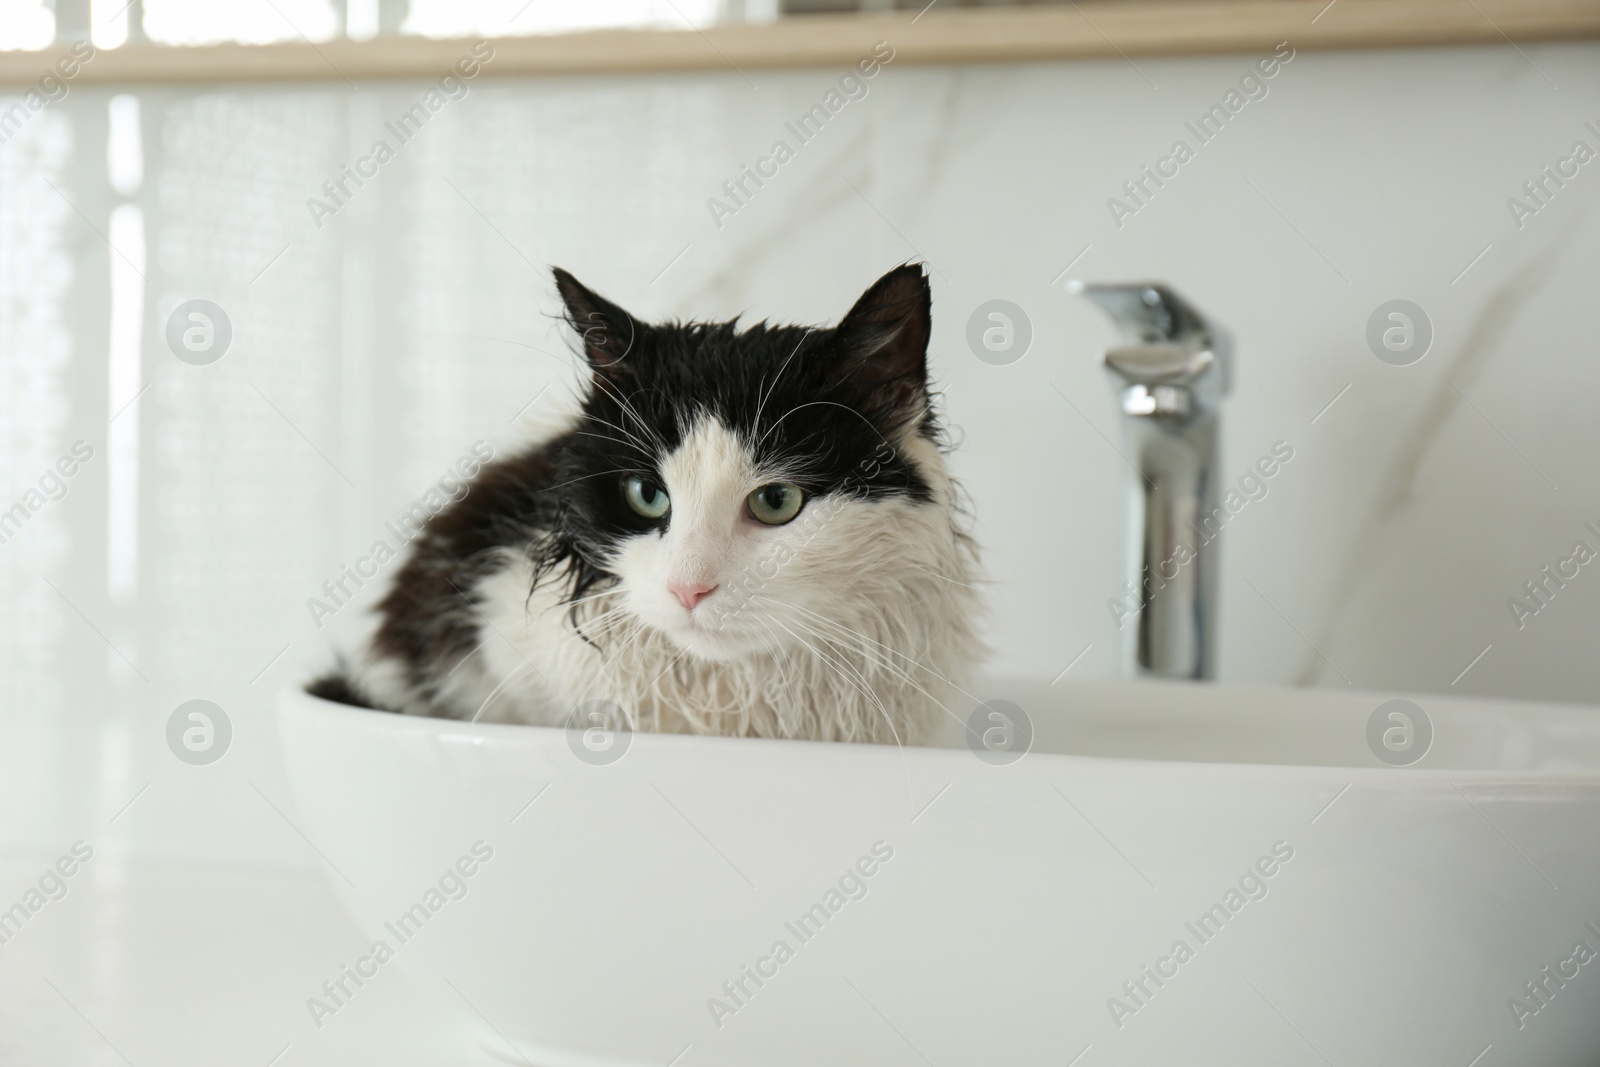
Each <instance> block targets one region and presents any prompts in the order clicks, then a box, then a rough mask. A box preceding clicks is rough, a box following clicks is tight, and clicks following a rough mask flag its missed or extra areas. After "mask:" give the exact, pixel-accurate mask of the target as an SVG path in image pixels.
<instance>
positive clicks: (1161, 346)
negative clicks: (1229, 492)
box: [1070, 282, 1233, 678]
mask: <svg viewBox="0 0 1600 1067" xmlns="http://www.w3.org/2000/svg"><path fill="white" fill-rule="evenodd" d="M1070 291H1072V292H1075V293H1078V294H1081V295H1083V296H1086V297H1088V298H1089V299H1090V300H1092V301H1094V302H1095V303H1096V304H1098V305H1099V306H1100V307H1101V308H1102V309H1103V310H1104V311H1105V312H1106V313H1107V314H1108V315H1110V316H1111V318H1112V320H1113V321H1114V322H1115V323H1116V324H1117V326H1118V327H1119V328H1120V329H1121V331H1122V333H1123V336H1124V337H1125V339H1126V341H1127V344H1125V345H1124V346H1122V347H1117V348H1111V349H1108V350H1107V351H1106V354H1105V365H1106V370H1107V371H1108V372H1109V373H1110V375H1111V379H1112V382H1113V384H1114V385H1115V387H1116V389H1117V391H1118V393H1119V395H1120V398H1121V401H1122V413H1123V415H1124V416H1126V418H1125V420H1124V424H1125V426H1124V429H1125V432H1124V439H1125V440H1126V442H1127V447H1128V454H1127V458H1128V460H1129V462H1130V463H1131V464H1132V465H1133V467H1134V469H1135V471H1136V472H1137V474H1138V477H1137V478H1135V479H1133V480H1132V481H1130V482H1129V487H1130V488H1129V493H1128V519H1129V522H1128V542H1129V545H1128V547H1129V552H1128V580H1127V581H1126V582H1125V583H1124V586H1123V590H1124V592H1125V593H1126V594H1128V596H1129V597H1130V598H1131V599H1130V601H1129V603H1130V604H1132V605H1136V607H1130V608H1129V609H1128V610H1127V617H1126V618H1124V617H1122V616H1121V615H1119V617H1118V620H1117V621H1118V626H1119V627H1120V628H1121V629H1122V631H1123V633H1124V635H1125V637H1124V659H1125V661H1126V660H1127V659H1129V658H1131V659H1132V661H1133V663H1134V666H1135V672H1136V674H1137V675H1138V676H1140V677H1148V676H1155V677H1161V678H1211V677H1214V676H1215V671H1216V640H1217V632H1216V589H1217V560H1218V545H1217V544H1216V538H1217V535H1218V534H1219V533H1220V532H1221V519H1220V515H1221V513H1220V512H1219V510H1218V509H1219V507H1220V499H1219V492H1218V488H1217V487H1218V482H1219V478H1218V470H1217V463H1218V440H1217V435H1218V419H1219V412H1220V410H1221V406H1222V398H1223V397H1224V396H1226V395H1227V393H1228V388H1229V386H1230V384H1231V379H1232V362H1233V340H1232V338H1231V337H1230V336H1229V335H1228V333H1227V332H1226V331H1225V330H1223V329H1221V328H1220V327H1218V326H1217V324H1216V323H1214V322H1210V321H1208V320H1207V319H1206V318H1205V317H1204V316H1203V315H1201V314H1200V313H1199V312H1198V311H1196V310H1195V309H1194V308H1193V307H1191V306H1190V305H1189V304H1187V303H1185V302H1184V301H1183V299H1182V298H1181V297H1179V296H1178V294H1177V293H1175V292H1173V291H1172V290H1171V289H1169V288H1167V287H1166V286H1164V285H1160V284H1157V283H1153V282H1151V283H1145V282H1132V283H1127V284H1111V285H1098V284H1084V283H1082V282H1074V283H1073V284H1072V286H1071V289H1070ZM1213 516H1219V518H1218V520H1217V523H1216V528H1215V529H1212V523H1211V520H1212V518H1213ZM1130 624H1131V625H1130Z"/></svg>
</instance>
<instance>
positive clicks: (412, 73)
mask: <svg viewBox="0 0 1600 1067" xmlns="http://www.w3.org/2000/svg"><path fill="white" fill-rule="evenodd" d="M1594 37H1600V0H1336V2H1335V3H1333V4H1332V5H1329V4H1327V3H1326V0H1082V2H1080V3H1078V4H1076V5H1075V6H1072V7H1021V8H1009V9H1006V8H990V9H984V10H973V9H961V10H956V11H950V12H945V13H939V12H938V11H937V9H935V11H934V12H930V13H928V14H926V15H924V16H922V17H920V18H918V17H913V16H912V15H911V14H909V13H904V14H900V13H896V14H886V15H855V16H842V17H823V16H816V17H795V18H790V19H785V20H782V21H780V22H777V23H774V24H771V25H765V26H751V25H729V26H718V27H714V28H711V29H708V30H705V31H704V32H698V31H693V30H683V31H676V30H668V31H653V30H599V31H592V32H585V33H573V34H562V35H555V36H542V37H505V38H497V39H494V40H493V41H492V42H491V44H492V47H493V49H494V58H493V60H492V61H491V62H489V63H487V64H485V65H484V66H483V68H482V72H483V74H484V75H488V76H507V75H520V76H536V75H574V74H602V73H604V74H617V73H644V72H664V71H697V70H708V71H716V70H723V71H728V72H729V73H735V72H743V71H746V70H756V69H772V68H780V67H840V68H843V67H847V66H851V65H853V64H855V63H856V62H857V61H858V60H860V59H862V58H864V57H867V56H869V55H870V54H871V53H872V51H873V48H874V46H876V45H877V44H878V42H887V44H888V46H889V47H891V48H892V49H893V50H894V53H893V54H894V60H893V62H894V64H895V65H897V66H903V65H911V64H931V63H938V64H958V63H1003V62H1019V61H1039V60H1065V59H1105V58H1118V57H1122V56H1148V55H1176V54H1186V53H1188V54H1203V53H1219V52H1256V51H1270V50H1271V49H1272V48H1273V47H1274V46H1275V45H1277V44H1278V42H1280V41H1288V42H1289V43H1290V44H1291V45H1292V46H1293V47H1294V48H1295V49H1296V50H1297V51H1309V50H1326V49H1349V48H1392V47H1423V46H1431V45H1466V44H1500V45H1504V44H1506V42H1507V41H1508V40H1509V41H1516V42H1522V43H1526V42H1534V41H1552V40H1576V39H1584V38H1594ZM473 44H474V42H472V41H465V40H454V41H452V40H432V39H427V38H418V37H399V38H386V39H383V40H381V41H376V42H360V43H358V42H351V41H329V42H325V43H321V44H316V45H311V44H307V43H303V42H297V43H289V44H274V45H231V44H222V45H210V46H204V47H193V48H179V47H153V46H148V45H146V46H137V45H135V46H127V47H123V48H118V49H109V50H101V51H100V52H98V53H97V54H96V55H95V56H94V57H93V59H92V60H91V61H89V62H87V63H83V64H82V65H81V66H80V67H79V69H78V72H77V74H76V75H75V77H73V79H72V83H73V84H74V85H78V84H85V83H106V84H126V83H164V82H165V83H186V82H218V83H226V82H248V81H285V80H312V81H335V82H337V81H348V82H350V83H351V84H356V85H359V84H360V83H361V82H362V81H363V80H370V79H385V78H436V77H439V76H440V75H442V74H443V73H445V71H446V70H448V68H449V67H450V66H451V65H452V64H454V63H455V62H456V61H457V60H458V59H460V58H462V57H464V56H467V55H468V54H469V53H470V52H471V49H472V46H473ZM67 52H68V49H67V47H65V46H56V47H54V48H51V49H47V50H45V51H42V52H5V53H0V86H18V87H20V86H26V85H28V84H32V83H37V82H38V80H39V79H40V77H42V76H44V75H45V74H46V73H48V72H49V70H50V66H51V64H52V63H53V62H54V61H55V60H56V59H57V58H58V57H59V56H62V55H65V54H67Z"/></svg>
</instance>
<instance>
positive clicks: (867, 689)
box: [768, 616, 904, 748]
mask: <svg viewBox="0 0 1600 1067" xmlns="http://www.w3.org/2000/svg"><path fill="white" fill-rule="evenodd" d="M768 617H769V618H771V619H772V621H773V622H775V623H777V624H778V625H779V626H780V627H782V628H783V629H784V630H786V631H787V632H788V633H789V635H790V636H791V637H793V638H794V639H795V640H796V641H799V642H800V643H801V644H802V645H805V646H806V647H807V648H809V649H811V652H812V654H813V655H814V656H816V657H817V659H818V660H819V661H820V662H821V663H823V664H824V665H825V666H827V667H828V669H830V670H832V671H833V672H834V673H835V674H837V675H838V676H839V677H840V678H842V679H843V680H844V681H845V682H846V683H847V684H848V685H850V686H851V687H853V688H855V689H856V690H857V691H859V692H860V693H861V695H862V696H864V697H866V698H867V700H868V701H869V702H871V704H872V705H873V706H874V707H876V708H877V709H878V711H879V712H880V713H881V714H882V715H883V721H884V723H885V724H887V725H888V727H889V733H890V735H891V736H892V737H893V738H894V743H895V745H896V746H897V747H901V748H903V747H904V745H903V744H902V742H901V740H900V732H899V731H898V730H896V729H895V726H894V716H893V715H891V714H889V709H888V708H887V707H885V706H884V703H883V700H882V699H881V698H880V697H879V696H878V694H877V693H876V692H874V691H873V689H872V686H871V685H869V684H868V683H867V681H866V679H865V678H862V677H861V676H860V673H859V672H858V671H855V668H854V665H853V664H851V663H850V662H849V661H848V660H846V659H844V658H843V657H842V656H841V657H840V661H841V662H843V663H844V665H845V666H846V667H849V668H850V669H851V670H852V672H854V673H856V678H854V679H853V678H851V677H850V676H849V675H847V674H845V672H844V671H843V670H841V669H840V667H839V665H838V664H837V663H835V661H834V659H833V657H830V656H829V655H827V653H825V652H822V651H821V650H820V649H818V648H816V647H815V646H813V645H812V644H811V642H809V641H807V640H806V639H805V638H804V637H802V636H800V635H799V634H797V633H795V632H794V631H793V630H790V629H789V627H787V626H784V624H783V621H782V620H781V619H778V618H777V617H775V616H768ZM797 625H800V624H799V623H797ZM811 634H812V636H813V637H816V638H817V639H818V641H819V642H820V643H822V644H827V643H828V641H827V638H826V637H824V636H823V635H822V634H819V633H816V632H815V631H814V630H813V631H811Z"/></svg>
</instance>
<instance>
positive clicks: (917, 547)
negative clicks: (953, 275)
mask: <svg viewBox="0 0 1600 1067" xmlns="http://www.w3.org/2000/svg"><path fill="white" fill-rule="evenodd" d="M554 273H555V279H556V286H557V289H558V290H559V292H560V295H561V298H562V300H563V302H564V303H565V307H566V314H567V319H568V321H569V322H570V323H571V325H572V327H573V329H574V330H575V331H576V332H577V334H578V336H579V339H580V345H581V348H582V352H583V356H584V358H585V359H586V361H587V363H588V368H589V380H588V383H587V386H586V389H585V391H584V394H583V396H582V400H581V407H580V410H579V411H578V412H577V413H576V414H575V415H574V416H573V417H572V419H571V421H570V423H569V424H568V426H567V428H565V429H564V430H563V431H561V432H559V433H558V434H556V435H555V436H553V437H550V438H548V439H547V440H545V441H543V442H542V443H539V444H537V445H535V446H533V447H530V448H528V449H526V450H525V451H522V452H520V453H518V454H515V455H511V456H508V457H505V458H501V459H497V460H494V461H492V462H490V463H489V464H487V465H486V466H485V467H484V468H483V469H482V471H481V472H480V473H479V474H478V475H477V477H476V478H475V479H474V480H473V482H472V483H471V485H470V487H469V489H468V491H467V493H466V494H465V495H464V496H463V497H462V498H461V499H459V500H457V501H455V502H454V503H452V504H451V505H450V506H449V507H448V508H446V509H445V510H443V511H441V512H440V513H439V514H437V515H435V516H434V517H433V518H432V519H431V520H429V522H428V524H427V525H426V526H425V527H424V529H423V530H422V532H421V534H420V535H419V536H418V537H417V538H416V539H415V540H414V541H413V543H412V546H411V549H410V552H411V554H410V556H409V558H408V559H407V561H406V562H405V564H404V565H403V567H402V568H401V569H400V570H399V571H398V573H397V574H396V575H395V578H394V583H393V585H392V587H391V588H390V589H389V590H388V592H387V594H386V595H385V596H384V598H383V600H382V601H381V602H380V604H379V605H378V607H377V613H378V626H377V629H376V631H375V636H374V637H373V639H372V641H371V643H370V645H369V647H368V648H366V649H365V650H364V651H363V652H362V653H361V654H360V655H358V656H357V657H355V658H353V659H352V660H351V661H350V662H348V663H347V664H346V665H345V666H344V667H342V668H341V669H340V670H339V671H337V672H335V673H333V674H331V675H328V676H326V677H324V678H322V679H321V680H319V681H318V682H316V683H314V684H313V686H312V687H311V691H312V692H313V693H316V694H318V695H321V696H325V697H329V698H331V699H335V700H342V701H344V702H347V703H356V704H363V705H368V706H372V707H378V708H385V709H388V710H391V711H398V712H405V713H409V714H419V715H434V716H443V717H449V718H461V719H478V718H482V719H492V720H497V721H512V722H523V723H529V724H535V725H566V724H571V723H573V721H574V714H575V712H576V710H577V709H578V708H580V706H581V707H583V708H585V709H588V710H586V711H585V713H584V714H585V715H587V714H588V711H589V710H592V709H593V708H595V707H609V708H615V709H616V714H617V715H618V716H620V717H621V718H623V719H625V720H627V722H628V723H629V724H630V725H631V726H632V727H633V728H635V729H646V730H660V731H670V732H688V733H701V734H723V735H740V736H759V737H782V738H805V739H814V740H840V741H873V742H896V741H898V742H901V743H916V742H921V741H926V740H928V739H930V738H931V737H932V736H933V735H934V734H935V732H936V731H938V730H940V729H943V728H945V727H946V726H947V725H948V724H951V723H954V722H959V721H960V720H961V719H963V718H964V717H965V712H966V711H967V710H968V708H969V707H970V706H971V701H970V700H969V699H967V698H966V697H965V696H964V695H963V687H964V686H965V685H966V684H967V681H968V678H969V675H970V672H971V670H972V668H973V667H974V665H975V663H976V662H977V660H978V658H979V656H980V654H981V652H982V644H981V641H980V640H979V638H978V636H977V625H976V624H977V615H978V613H979V600H978V596H977V593H976V592H975V584H976V582H977V581H978V574H979V568H978V560H977V553H976V550H975V548H974V544H973V541H972V539H971V537H970V536H969V534H968V533H967V530H966V523H965V520H964V511H963V509H961V508H960V507H959V506H958V501H957V497H956V491H955V488H954V486H953V485H952V482H951V479H950V476H949V473H948V472H947V470H946V466H945V460H944V452H943V450H942V448H941V441H942V437H941V430H940V424H939V421H938V419H937V417H936V414H935V411H934V410H933V407H932V404H931V402H930V392H929V385H928V367H927V349H928V341H929V332H930V328H931V296H930V292H929V287H928V282H927V279H926V277H925V275H924V273H923V271H922V268H921V267H919V266H915V265H907V266H902V267H899V268H896V269H895V270H892V271H890V272H889V273H888V274H886V275H884V276H883V277H882V278H881V279H879V280H878V281H877V282H876V283H875V284H873V285H872V286H871V287H870V288H869V289H868V290H867V291H866V292H865V293H864V294H863V295H862V296H861V298H860V299H859V300H858V301H857V302H856V304H855V306H854V307H852V308H851V309H850V311H849V313H848V314H846V315H845V317H844V319H843V320H842V321H840V323H839V324H838V325H837V326H835V327H832V328H825V327H799V326H771V325H768V324H766V323H764V322H763V323H758V324H756V325H753V326H750V327H748V328H745V329H742V330H741V329H739V328H738V326H737V324H736V322H722V323H690V324H665V325H651V324H647V323H644V322H641V321H639V320H638V319H636V318H634V317H633V316H632V315H630V314H628V313H627V312H626V311H624V310H623V309H622V308H620V307H618V306H616V305H615V304H612V303H610V302H609V301H607V300H605V299H604V298H602V297H600V296H598V295H596V294H595V293H593V292H591V291H590V290H588V289H587V288H585V287H584V286H583V285H581V284H580V283H579V282H578V281H577V279H575V278H573V277H572V276H571V275H570V274H568V273H566V272H565V271H562V270H559V269H557V270H556V271H555V272H554ZM594 702H603V703H601V704H596V703H594ZM589 724H590V723H589V722H587V721H584V722H581V723H579V725H583V726H587V725H589ZM610 725H612V726H616V725H620V724H618V723H611V724H610Z"/></svg>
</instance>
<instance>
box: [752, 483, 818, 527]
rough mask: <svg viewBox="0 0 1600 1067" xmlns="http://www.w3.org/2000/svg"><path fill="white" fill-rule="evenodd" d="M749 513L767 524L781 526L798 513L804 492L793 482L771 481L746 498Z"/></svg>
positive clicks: (803, 501)
mask: <svg viewBox="0 0 1600 1067" xmlns="http://www.w3.org/2000/svg"><path fill="white" fill-rule="evenodd" d="M747 499H748V503H749V507H750V514H751V515H753V516H755V518H757V519H759V520H760V521H762V522H764V523H766V524H767V525H768V526H782V525H783V524H784V523H786V522H788V521H789V520H790V519H792V518H794V517H795V516H796V515H798V514H800V505H801V504H804V503H805V499H806V498H805V494H804V493H803V492H801V491H800V487H799V486H798V485H795V484H794V483H793V482H772V483H770V484H768V485H763V486H762V487H761V488H760V489H757V490H756V491H755V492H753V493H751V494H750V496H749V497H748V498H747Z"/></svg>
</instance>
